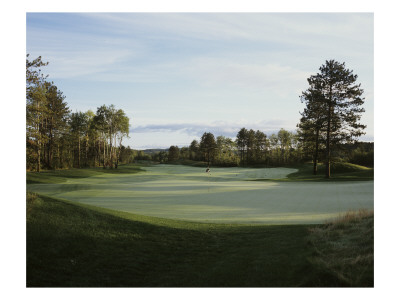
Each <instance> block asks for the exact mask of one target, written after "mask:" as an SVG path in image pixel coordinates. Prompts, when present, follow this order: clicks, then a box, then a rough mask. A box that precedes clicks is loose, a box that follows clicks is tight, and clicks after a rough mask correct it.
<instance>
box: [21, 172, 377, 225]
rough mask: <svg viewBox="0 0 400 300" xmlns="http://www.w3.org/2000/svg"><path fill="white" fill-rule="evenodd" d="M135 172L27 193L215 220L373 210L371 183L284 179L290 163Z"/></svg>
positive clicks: (266, 220)
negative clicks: (251, 166)
mask: <svg viewBox="0 0 400 300" xmlns="http://www.w3.org/2000/svg"><path fill="white" fill-rule="evenodd" d="M143 169H144V170H145V172H139V173H136V174H100V175H98V176H92V177H88V178H68V180H67V181H65V182H63V183H57V184H54V183H53V184H29V185H27V189H28V191H31V192H36V193H39V194H43V195H47V196H51V197H56V198H60V199H65V200H69V201H74V202H79V203H85V204H90V205H94V206H99V207H104V208H108V209H113V210H118V211H125V212H129V213H135V214H141V215H146V216H154V217H162V218H170V219H179V220H189V221H196V222H212V223H263V224H317V223H324V222H325V221H327V220H329V219H331V218H334V217H336V216H338V215H339V214H341V213H344V212H346V211H349V210H359V209H373V206H374V202H373V195H374V185H373V181H349V182H344V181H336V182H290V181H288V182H284V181H274V180H271V181H254V180H255V179H280V178H285V177H286V176H287V175H288V174H290V173H293V172H296V169H291V168H263V169H250V168H214V169H212V170H211V174H210V175H209V174H207V173H206V172H205V169H203V168H197V167H189V166H180V165H154V166H149V167H143Z"/></svg>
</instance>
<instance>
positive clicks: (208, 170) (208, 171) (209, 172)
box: [206, 167, 211, 175]
mask: <svg viewBox="0 0 400 300" xmlns="http://www.w3.org/2000/svg"><path fill="white" fill-rule="evenodd" d="M206 173H207V174H209V175H211V170H210V167H207V169H206Z"/></svg>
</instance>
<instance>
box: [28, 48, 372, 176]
mask: <svg viewBox="0 0 400 300" xmlns="http://www.w3.org/2000/svg"><path fill="white" fill-rule="evenodd" d="M47 64H48V63H47V62H43V61H42V59H41V57H40V56H39V57H38V58H36V59H34V60H32V61H30V60H29V55H27V58H26V162H27V169H28V170H36V171H40V170H41V169H59V168H70V167H78V168H81V167H92V166H102V167H103V168H106V167H109V168H117V167H118V164H119V163H130V162H133V161H135V160H153V161H156V162H161V163H166V162H169V163H172V162H178V161H179V162H181V163H182V162H184V161H194V162H202V163H203V164H206V165H208V166H210V165H217V166H259V167H269V166H287V165H293V164H297V163H302V162H304V161H309V160H311V161H312V162H313V166H314V168H313V173H314V174H317V169H318V164H320V163H321V162H322V163H324V164H325V176H326V177H327V178H329V177H330V166H331V163H333V162H336V161H349V162H354V163H359V164H362V165H365V166H373V143H360V142H358V141H357V138H358V137H360V136H361V135H363V134H365V132H364V131H363V130H364V129H365V128H366V126H365V125H363V124H361V123H360V122H359V121H360V119H361V114H362V113H363V112H364V108H362V105H363V103H364V98H362V94H363V90H362V89H361V84H359V83H357V82H356V81H357V75H355V74H353V71H352V70H349V69H347V68H346V66H345V63H339V62H337V61H335V60H329V61H326V62H325V64H324V65H322V66H321V67H320V68H319V72H318V73H317V74H315V75H312V76H310V77H309V78H308V79H307V81H308V84H309V87H308V89H307V90H305V91H303V92H302V94H301V95H300V101H301V102H302V103H304V104H305V108H304V110H303V112H301V113H300V115H301V118H300V121H299V123H298V124H297V130H296V131H295V132H290V131H287V130H285V129H283V128H282V129H281V130H279V131H278V132H277V133H274V134H271V135H270V136H269V137H267V135H266V134H265V133H263V132H261V131H260V130H253V129H246V128H242V129H240V130H239V132H238V133H237V135H236V139H232V138H230V137H225V136H217V137H215V136H214V134H213V133H211V132H205V133H204V134H203V135H202V136H201V138H200V140H193V141H192V142H191V144H190V145H189V146H187V147H182V148H179V147H178V146H174V145H173V146H171V147H170V148H169V149H167V150H166V151H156V152H153V153H151V154H148V153H146V152H144V151H137V150H133V149H130V148H129V147H124V146H123V145H122V140H123V139H124V138H127V137H129V136H128V134H129V118H128V117H127V116H126V115H125V113H124V111H123V110H121V109H117V108H116V107H115V106H114V105H109V106H106V105H102V106H100V107H98V108H97V110H96V112H92V111H90V110H89V111H87V112H71V111H70V109H69V107H68V104H67V102H66V101H65V96H64V95H63V93H62V92H61V91H60V90H59V89H58V88H57V86H55V85H54V83H53V82H50V81H48V80H47V77H48V76H44V74H43V73H42V71H41V68H42V67H44V66H46V65H47Z"/></svg>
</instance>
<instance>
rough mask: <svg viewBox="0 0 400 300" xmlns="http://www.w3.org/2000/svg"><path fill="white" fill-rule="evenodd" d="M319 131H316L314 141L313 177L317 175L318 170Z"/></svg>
mask: <svg viewBox="0 0 400 300" xmlns="http://www.w3.org/2000/svg"><path fill="white" fill-rule="evenodd" d="M318 137H319V130H317V134H316V139H315V153H314V175H317V168H318V150H319V147H318V146H319V141H318Z"/></svg>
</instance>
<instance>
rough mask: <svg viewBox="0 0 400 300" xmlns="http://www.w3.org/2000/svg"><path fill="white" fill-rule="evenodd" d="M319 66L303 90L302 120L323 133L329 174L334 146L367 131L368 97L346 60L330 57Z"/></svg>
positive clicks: (327, 175)
mask: <svg viewBox="0 0 400 300" xmlns="http://www.w3.org/2000/svg"><path fill="white" fill-rule="evenodd" d="M319 70H320V73H317V74H316V75H312V76H311V77H309V78H308V79H307V80H308V83H309V85H310V87H309V89H308V90H307V91H306V92H303V99H304V100H305V103H306V111H305V112H304V118H305V119H304V120H303V122H301V123H303V124H304V125H307V126H306V127H305V129H307V131H308V132H311V131H313V132H314V134H315V135H316V139H317V137H318V136H322V137H323V139H324V140H325V159H326V165H325V176H326V177H327V178H329V177H330V164H331V159H332V149H333V148H335V147H337V146H338V145H340V144H341V143H349V142H352V141H353V140H354V138H356V137H359V136H361V135H362V134H364V132H363V131H362V130H363V129H365V128H366V126H365V125H362V124H360V123H359V121H360V118H361V113H362V112H364V109H363V108H362V107H361V105H362V104H363V103H364V98H361V96H362V94H363V90H362V89H361V88H360V86H361V84H357V83H356V81H357V75H355V74H353V71H352V70H349V69H346V67H345V63H339V62H337V61H335V60H329V61H326V62H325V64H324V65H322V66H321V67H320V68H319ZM307 122H308V123H307ZM311 125H312V126H314V127H313V130H311V129H310V126H311ZM311 128H312V127H311ZM317 131H318V135H317ZM316 145H317V143H316Z"/></svg>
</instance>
